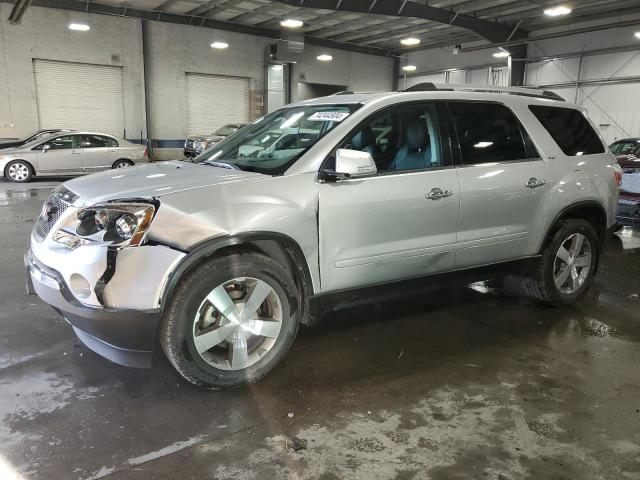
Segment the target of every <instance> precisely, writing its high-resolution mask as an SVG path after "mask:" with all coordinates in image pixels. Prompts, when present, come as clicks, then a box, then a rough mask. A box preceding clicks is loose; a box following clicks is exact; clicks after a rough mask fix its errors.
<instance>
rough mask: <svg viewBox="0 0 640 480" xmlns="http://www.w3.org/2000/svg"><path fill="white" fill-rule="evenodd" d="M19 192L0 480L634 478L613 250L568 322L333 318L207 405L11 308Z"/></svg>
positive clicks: (628, 282)
mask: <svg viewBox="0 0 640 480" xmlns="http://www.w3.org/2000/svg"><path fill="white" fill-rule="evenodd" d="M33 185H35V186H40V187H43V188H38V189H33V188H32V187H29V188H24V187H20V188H13V187H12V188H11V189H8V188H5V187H6V185H5V184H4V183H2V184H0V225H1V227H0V245H1V246H2V248H1V249H0V271H1V273H2V274H1V275H0V305H1V308H0V479H2V480H5V479H32V478H33V479H43V480H57V479H62V480H70V479H90V478H91V479H96V478H106V479H109V480H115V479H220V480H222V479H247V480H248V479H257V480H262V479H269V480H276V479H323V480H330V479H352V478H356V479H398V480H400V479H496V480H497V479H500V480H510V479H640V299H639V298H638V294H640V250H633V249H627V250H623V249H622V244H623V242H622V241H615V242H612V243H611V244H610V246H609V247H608V248H607V251H606V254H605V257H604V260H603V263H602V266H601V269H600V272H599V275H598V277H597V281H596V284H595V286H594V288H593V289H592V290H591V292H590V294H589V296H588V298H586V299H585V300H584V301H582V302H581V303H580V304H579V305H576V306H574V307H571V308H566V309H551V308H545V307H541V306H538V305H536V304H533V303H531V302H528V301H526V300H522V299H516V298H508V297H503V296H498V295H496V294H494V293H481V292H478V291H476V290H473V289H470V288H465V287H460V288H457V289H450V290H446V291H441V292H434V293H430V294H428V295H423V296H421V297H418V298H411V299H408V300H403V301H399V302H391V303H385V304H381V305H372V306H370V307H366V308H360V309H354V310H349V311H344V312H341V313H337V314H333V315H331V316H329V317H328V318H327V319H326V320H325V322H324V323H323V324H322V325H320V326H318V327H314V328H305V329H302V330H301V333H300V335H299V337H298V339H297V340H296V342H295V344H294V346H293V348H292V350H291V352H290V353H289V355H288V357H287V358H286V361H285V363H284V364H283V365H281V367H280V368H278V369H277V370H276V371H275V372H273V373H272V374H271V375H270V376H269V377H267V378H266V379H265V380H263V381H262V382H260V383H258V384H255V385H252V386H250V387H249V388H246V389H243V390H236V391H231V392H209V391H203V390H198V389H197V388H195V387H192V386H191V385H190V384H188V383H186V382H185V381H183V380H182V379H181V378H180V377H179V376H178V374H177V373H175V372H174V371H173V370H172V368H171V366H170V365H169V363H168V362H167V361H166V360H165V359H164V358H163V357H162V356H161V355H158V356H157V360H156V361H155V365H154V367H153V368H152V369H151V370H134V369H128V368H125V367H120V366H117V365H114V364H112V363H110V362H108V361H106V360H104V359H102V358H101V357H99V356H97V355H96V354H94V353H93V352H91V351H89V350H88V349H87V348H85V347H84V346H83V345H82V344H81V343H80V342H79V341H78V340H77V339H76V337H75V336H74V334H73V332H72V330H71V328H70V327H69V326H68V325H67V324H66V323H65V322H64V321H63V320H62V319H61V318H60V317H58V316H57V314H55V313H54V312H53V311H52V310H51V308H50V307H48V306H46V305H44V304H43V303H42V302H41V301H39V300H38V299H37V298H36V297H29V296H27V295H26V294H25V293H24V271H23V265H22V255H23V252H24V248H25V245H26V243H27V239H28V236H29V231H30V230H31V228H32V226H33V222H34V220H35V218H36V216H37V213H38V212H39V210H40V207H41V205H42V203H43V202H44V200H45V199H46V196H47V195H48V191H49V186H48V185H46V184H42V183H36V184H33ZM43 185H44V186H43ZM633 233H634V232H631V231H627V232H626V234H625V235H626V243H625V245H627V246H629V245H634V240H635V239H637V237H635V236H634V235H633Z"/></svg>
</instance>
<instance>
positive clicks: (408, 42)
mask: <svg viewBox="0 0 640 480" xmlns="http://www.w3.org/2000/svg"><path fill="white" fill-rule="evenodd" d="M400 43H401V44H402V45H404V46H405V47H415V46H416V45H420V39H419V38H415V37H409V38H403V39H402V40H400Z"/></svg>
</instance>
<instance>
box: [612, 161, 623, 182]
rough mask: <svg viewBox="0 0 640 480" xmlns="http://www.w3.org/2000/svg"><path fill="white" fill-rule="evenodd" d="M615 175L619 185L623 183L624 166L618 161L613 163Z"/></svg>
mask: <svg viewBox="0 0 640 480" xmlns="http://www.w3.org/2000/svg"><path fill="white" fill-rule="evenodd" d="M613 176H614V177H615V179H616V183H617V184H618V186H620V185H622V168H621V167H620V165H618V164H617V163H615V164H614V165H613Z"/></svg>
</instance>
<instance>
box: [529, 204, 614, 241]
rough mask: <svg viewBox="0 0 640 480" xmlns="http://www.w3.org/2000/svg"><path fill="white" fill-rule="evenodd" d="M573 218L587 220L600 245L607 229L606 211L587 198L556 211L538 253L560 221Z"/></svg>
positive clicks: (551, 236)
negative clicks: (558, 211) (556, 213)
mask: <svg viewBox="0 0 640 480" xmlns="http://www.w3.org/2000/svg"><path fill="white" fill-rule="evenodd" d="M569 218H574V219H582V220H586V221H588V222H589V223H590V224H591V225H593V228H594V229H595V231H596V233H597V235H598V238H599V240H600V246H602V244H603V242H604V240H605V232H606V229H607V212H606V210H605V208H604V207H603V206H602V205H601V204H600V203H598V202H596V201H592V200H588V201H583V202H577V203H573V204H571V205H569V206H567V207H565V208H564V209H562V210H561V211H560V213H558V215H556V217H555V218H554V220H553V222H551V224H550V226H549V228H548V229H547V232H546V234H545V236H544V237H543V241H542V244H541V245H540V250H539V251H540V253H542V251H543V250H544V249H545V247H546V246H547V245H548V244H549V242H550V241H551V239H552V238H553V235H554V234H555V233H556V232H557V230H558V228H560V225H561V224H562V221H564V220H566V219H569Z"/></svg>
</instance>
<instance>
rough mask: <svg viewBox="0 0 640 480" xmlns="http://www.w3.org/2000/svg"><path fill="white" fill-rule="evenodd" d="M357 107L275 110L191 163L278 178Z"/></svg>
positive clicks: (307, 107) (316, 106) (328, 106)
mask: <svg viewBox="0 0 640 480" xmlns="http://www.w3.org/2000/svg"><path fill="white" fill-rule="evenodd" d="M359 107H360V105H344V104H342V105H306V106H300V107H289V108H283V109H280V110H276V111H275V112H273V113H270V114H268V115H266V116H264V117H262V118H259V119H258V120H256V121H255V122H253V123H252V124H250V125H248V126H246V127H244V128H242V129H240V130H238V131H237V132H236V133H234V134H232V135H230V136H228V137H227V138H226V139H224V140H222V141H221V142H220V143H217V144H215V145H213V146H211V147H210V148H208V149H207V150H205V151H204V152H202V153H201V154H200V155H198V156H197V157H196V158H195V160H194V161H195V163H201V164H204V165H215V166H223V167H224V166H226V167H227V168H235V169H240V170H246V171H250V172H258V173H265V174H268V175H280V174H282V173H284V172H285V171H286V170H287V169H288V168H289V167H290V166H291V165H293V164H294V163H295V161H296V160H297V159H298V158H300V157H301V156H302V155H303V154H304V153H305V152H306V151H307V150H309V149H310V148H311V147H312V146H313V145H314V144H315V143H316V142H317V141H318V140H320V139H321V138H322V137H324V136H325V135H326V134H327V133H328V132H330V131H331V130H332V129H333V128H334V127H335V126H336V125H338V124H339V123H340V122H342V121H343V120H344V119H345V118H347V117H348V116H349V115H351V113H353V112H354V111H355V110H357V109H358V108H359Z"/></svg>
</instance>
